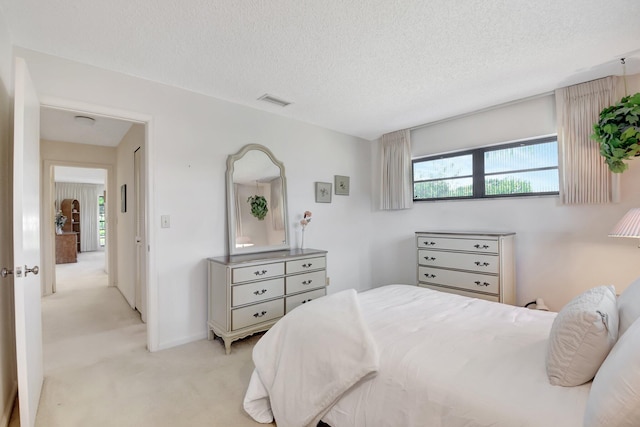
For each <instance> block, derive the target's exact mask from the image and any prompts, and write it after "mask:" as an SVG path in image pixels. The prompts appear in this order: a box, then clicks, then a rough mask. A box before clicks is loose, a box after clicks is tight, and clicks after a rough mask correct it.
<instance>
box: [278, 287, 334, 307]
mask: <svg viewBox="0 0 640 427" xmlns="http://www.w3.org/2000/svg"><path fill="white" fill-rule="evenodd" d="M326 294H327V289H326V288H322V289H316V290H315V291H310V292H304V293H302V294H297V295H294V296H291V297H286V298H285V302H284V308H285V313H288V312H290V311H291V310H293V309H294V308H296V307H297V306H299V305H302V304H306V303H308V302H309V301H312V300H314V299H316V298H320V297H323V296H325V295H326Z"/></svg>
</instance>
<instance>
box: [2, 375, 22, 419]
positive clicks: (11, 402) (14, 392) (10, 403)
mask: <svg viewBox="0 0 640 427" xmlns="http://www.w3.org/2000/svg"><path fill="white" fill-rule="evenodd" d="M17 398H18V382H17V381H14V382H13V387H12V388H11V393H9V396H7V401H6V402H4V410H3V411H2V418H1V419H0V427H7V426H8V425H9V421H11V414H12V413H13V407H14V406H15V404H16V399H17Z"/></svg>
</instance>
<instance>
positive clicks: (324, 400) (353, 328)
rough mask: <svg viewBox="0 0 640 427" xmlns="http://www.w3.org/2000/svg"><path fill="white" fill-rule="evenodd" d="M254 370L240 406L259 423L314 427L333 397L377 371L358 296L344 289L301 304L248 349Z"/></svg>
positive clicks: (376, 353) (329, 405)
mask: <svg viewBox="0 0 640 427" xmlns="http://www.w3.org/2000/svg"><path fill="white" fill-rule="evenodd" d="M253 362H254V364H255V366H256V368H255V370H254V372H253V375H252V376H251V381H250V383H249V388H248V390H247V393H246V395H245V399H244V408H245V410H246V411H247V413H248V414H249V415H251V416H252V417H253V418H254V419H255V420H256V421H258V422H261V423H269V422H271V421H273V418H275V420H276V422H277V424H278V427H302V426H313V427H315V426H316V424H317V423H318V421H319V420H320V418H321V417H322V416H323V415H324V414H325V413H326V411H327V410H329V409H330V408H331V406H333V404H334V403H335V402H336V400H337V399H339V398H340V396H342V395H343V394H344V393H345V392H346V391H348V390H349V389H351V388H352V387H353V386H354V385H355V384H357V383H358V382H359V381H360V380H362V379H363V378H366V377H369V376H370V375H374V373H375V372H377V370H378V364H379V356H378V350H377V347H376V345H375V343H374V341H373V339H372V336H371V333H370V331H369V329H368V328H367V326H366V325H365V323H364V321H363V318H362V314H361V311H360V307H359V304H358V300H357V294H356V292H355V291H354V290H352V289H351V290H347V291H343V292H339V293H337V294H333V295H329V296H326V297H323V298H319V299H316V300H314V301H311V302H309V303H307V304H304V305H302V306H300V307H298V308H296V309H295V310H293V311H291V312H290V313H289V314H287V315H286V316H285V317H283V318H282V319H281V320H280V321H278V323H276V324H275V325H274V326H273V327H272V328H271V329H270V330H269V331H268V332H267V333H266V334H265V335H264V336H263V337H262V338H261V339H260V341H258V343H257V344H256V346H255V347H254V349H253Z"/></svg>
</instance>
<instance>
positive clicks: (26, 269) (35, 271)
mask: <svg viewBox="0 0 640 427" xmlns="http://www.w3.org/2000/svg"><path fill="white" fill-rule="evenodd" d="M38 272H40V267H38V266H37V265H35V266H33V268H29V267H27V266H26V265H25V266H24V277H27V275H28V274H29V273H33V274H36V275H37V274H38Z"/></svg>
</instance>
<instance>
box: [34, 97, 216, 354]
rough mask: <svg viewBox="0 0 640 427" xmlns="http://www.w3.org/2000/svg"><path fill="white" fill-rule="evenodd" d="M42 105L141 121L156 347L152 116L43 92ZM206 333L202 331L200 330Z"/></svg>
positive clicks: (153, 342)
mask: <svg viewBox="0 0 640 427" xmlns="http://www.w3.org/2000/svg"><path fill="white" fill-rule="evenodd" d="M40 105H41V106H42V107H50V108H57V109H66V110H72V111H84V112H87V113H91V114H95V115H102V116H105V117H110V118H114V119H121V120H128V121H133V122H138V123H141V124H144V125H145V152H146V158H145V161H146V184H147V188H146V192H145V193H146V199H147V209H146V212H147V221H146V222H147V251H148V255H149V256H147V349H148V350H149V351H151V352H153V351H158V350H159V349H160V348H159V345H158V342H159V331H158V324H159V319H158V277H157V270H156V259H155V252H154V251H151V248H153V247H154V244H155V240H156V239H155V229H156V227H155V221H154V218H155V205H154V202H155V191H154V185H155V180H154V179H153V177H154V173H155V168H154V163H155V162H154V161H153V160H155V158H154V155H155V150H154V145H153V140H154V138H153V134H154V129H153V116H151V115H149V114H144V113H139V112H136V111H130V110H123V109H119V108H112V107H106V106H102V105H96V104H89V103H86V102H81V101H74V100H69V99H64V98H58V97H50V96H43V97H42V98H41V99H40ZM204 335H205V336H206V334H204Z"/></svg>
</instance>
